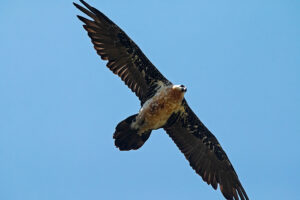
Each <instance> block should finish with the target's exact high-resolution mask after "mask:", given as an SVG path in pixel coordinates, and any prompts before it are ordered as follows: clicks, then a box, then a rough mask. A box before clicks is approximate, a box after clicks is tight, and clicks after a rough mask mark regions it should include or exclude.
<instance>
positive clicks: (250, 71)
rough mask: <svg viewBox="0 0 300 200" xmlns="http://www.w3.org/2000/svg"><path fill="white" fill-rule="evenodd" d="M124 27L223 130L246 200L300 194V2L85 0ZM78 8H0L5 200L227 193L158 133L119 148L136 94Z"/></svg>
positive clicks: (11, 4)
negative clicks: (118, 132)
mask: <svg viewBox="0 0 300 200" xmlns="http://www.w3.org/2000/svg"><path fill="white" fill-rule="evenodd" d="M88 2H89V3H90V4H91V5H93V6H94V7H96V8H98V9H99V10H101V11H102V12H104V13H105V14H106V15H107V16H108V17H109V18H111V19H112V20H113V21H114V22H116V23H117V24H118V25H119V26H120V27H121V28H122V29H123V30H125V31H126V33H127V34H128V35H129V36H130V37H131V38H132V39H133V40H134V41H135V42H136V43H137V44H138V45H139V46H140V48H141V49H142V50H143V52H144V53H145V54H146V55H147V57H148V58H149V59H150V60H151V61H152V62H153V63H154V64H155V65H156V66H157V67H158V69H159V70H160V71H161V72H162V73H163V74H164V75H165V76H166V77H167V78H168V79H170V80H171V81H172V82H173V83H177V84H184V85H186V86H187V87H188V92H187V94H186V99H187V101H188V102H189V104H190V106H191V107H192V109H193V110H194V112H195V113H197V115H198V116H199V117H200V119H201V120H202V121H203V123H205V124H206V126H207V127H208V128H209V129H210V130H211V131H212V132H213V133H214V134H215V136H216V137H217V138H218V140H219V142H220V143H221V145H222V146H223V148H224V149H225V151H226V152H227V154H228V156H229V158H230V160H231V162H232V163H233V165H234V167H235V169H236V171H237V173H238V175H239V178H240V180H241V182H242V184H243V186H244V188H245V189H246V191H247V193H248V195H249V197H250V198H251V199H257V200H260V199H297V198H299V195H300V194H299V181H298V180H299V178H300V173H299V168H300V156H299V153H300V151H299V148H298V145H299V141H300V135H299V133H300V92H299V91H300V77H299V75H300V37H299V36H300V12H299V9H300V2H299V1H298V0H272V1H271V0H265V1H260V0H252V1H236V0H229V1H220V0H216V1H211V0H201V1H188V2H186V1H185V2H183V1H177V0H175V1H163V2H162V1H158V0H154V1H138V0H133V1H130V2H126V1H121V0H119V1H117V0H102V1H95V0H90V1H88ZM79 13H80V12H79V11H78V10H76V9H75V7H74V6H73V5H72V1H67V0H65V1H57V0H55V1H43V2H42V1H33V0H32V1H30V0H29V1H21V0H15V1H9V0H2V1H1V7H0V24H1V29H0V38H1V39H0V40H1V45H0V55H1V59H0V92H1V98H0V111H1V112H0V163H1V164H0V177H1V178H0V199H3V200H4V199H5V200H19V199H20V200H21V199H22V200H53V199H56V200H60V199H62V200H67V199H70V200H71V199H72V200H79V199H90V200H92V199H120V198H122V199H131V200H134V199H145V200H147V199H151V200H152V199H174V200H175V199H222V195H221V192H220V191H219V190H218V191H214V190H213V189H212V188H211V187H210V186H207V184H206V183H204V182H203V181H202V179H201V178H200V177H199V176H198V175H196V174H195V173H194V171H193V170H192V169H191V168H190V167H189V164H188V162H187V161H186V160H185V158H184V156H183V155H182V154H181V153H180V152H179V150H178V149H177V147H176V146H175V144H174V143H173V142H172V141H171V139H170V138H169V137H168V136H167V135H166V134H165V133H164V131H163V130H158V131H154V132H153V134H152V135H151V137H150V139H149V140H148V141H147V143H146V144H145V146H143V147H142V148H141V149H140V150H138V151H131V152H120V151H118V149H116V148H115V147H114V144H113V139H112V134H113V132H114V129H115V126H116V124H117V123H118V122H119V121H121V120H123V119H124V118H126V117H127V116H129V115H132V114H134V113H136V112H137V111H138V109H139V102H138V99H137V98H136V97H135V95H134V94H133V93H131V92H130V90H129V89H128V88H127V87H126V86H125V85H124V84H123V83H122V82H121V81H120V80H119V78H118V77H116V76H115V75H114V74H113V73H111V72H110V71H109V70H108V69H107V68H106V67H105V62H103V61H101V60H100V58H99V57H98V56H97V54H96V53H95V51H94V49H93V47H92V45H91V43H90V39H89V38H88V37H87V35H86V32H85V31H84V30H83V28H82V27H81V24H82V23H81V22H80V21H79V20H78V19H77V18H76V17H75V15H76V14H79Z"/></svg>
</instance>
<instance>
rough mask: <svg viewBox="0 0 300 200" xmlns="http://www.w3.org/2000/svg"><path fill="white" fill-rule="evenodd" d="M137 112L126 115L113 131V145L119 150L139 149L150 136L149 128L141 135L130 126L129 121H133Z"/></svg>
mask: <svg viewBox="0 0 300 200" xmlns="http://www.w3.org/2000/svg"><path fill="white" fill-rule="evenodd" d="M136 116H137V114H135V115H132V116H130V117H128V118H127V119H125V120H123V121H121V122H120V123H119V124H118V125H117V127H116V131H115V133H114V136H113V138H114V139H115V145H116V147H118V148H119V149H120V150H121V151H128V150H132V149H133V150H136V149H139V148H140V147H141V146H143V144H144V143H145V142H146V141H147V139H148V138H149V137H150V134H151V130H150V131H147V132H145V133H143V134H141V135H139V134H137V132H138V130H137V129H132V128H131V126H130V125H131V123H132V122H134V121H135V117H136Z"/></svg>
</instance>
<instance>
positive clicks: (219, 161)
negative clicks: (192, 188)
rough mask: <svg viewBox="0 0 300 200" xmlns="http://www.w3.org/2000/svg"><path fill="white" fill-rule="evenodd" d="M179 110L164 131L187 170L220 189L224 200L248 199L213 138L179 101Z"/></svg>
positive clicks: (192, 113) (191, 112) (188, 108)
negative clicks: (178, 152)
mask: <svg viewBox="0 0 300 200" xmlns="http://www.w3.org/2000/svg"><path fill="white" fill-rule="evenodd" d="M182 106H183V110H182V111H179V112H178V113H177V115H176V114H173V116H171V117H170V119H169V120H168V123H167V125H166V126H165V127H164V129H165V130H166V131H167V133H168V134H169V136H170V137H171V138H172V139H173V141H174V142H175V144H176V145H177V146H178V148H179V149H180V151H181V152H182V153H183V154H184V155H185V157H186V159H187V160H188V161H189V163H190V165H191V167H192V168H193V169H194V170H195V171H196V172H197V173H198V174H199V175H200V176H201V177H202V179H203V180H204V181H205V182H206V183H207V184H211V185H212V187H213V188H214V189H217V187H218V185H220V189H221V192H222V193H223V195H224V197H225V198H226V199H230V200H233V199H234V200H238V199H239V198H240V199H242V200H248V199H249V198H248V196H247V194H246V192H245V190H244V188H243V186H242V185H241V183H240V181H239V178H238V176H237V174H236V172H235V170H234V168H233V166H232V165H231V163H230V161H229V159H228V157H227V155H226V153H225V152H224V150H223V149H222V147H221V146H220V144H219V142H218V140H217V139H216V137H215V136H214V135H213V134H212V133H211V132H210V131H209V130H208V129H207V128H206V127H205V126H204V124H202V122H201V121H200V120H199V119H198V117H197V116H196V115H195V114H194V112H193V111H192V110H191V109H190V107H189V106H188V105H187V103H186V101H185V100H184V101H183V105H182Z"/></svg>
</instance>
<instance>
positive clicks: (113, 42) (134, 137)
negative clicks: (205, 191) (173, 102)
mask: <svg viewBox="0 0 300 200" xmlns="http://www.w3.org/2000/svg"><path fill="white" fill-rule="evenodd" d="M80 2H81V3H82V4H83V5H84V6H85V7H86V8H87V9H86V8H84V7H82V6H80V5H78V4H76V3H74V5H75V6H76V7H77V8H78V9H79V10H81V11H82V12H83V13H85V14H86V15H87V16H89V17H90V18H91V19H92V20H89V19H86V18H84V17H81V16H78V18H79V19H80V20H81V21H82V22H83V23H84V25H83V27H84V28H85V30H86V31H87V32H88V35H89V37H90V38H91V41H92V43H93V45H94V48H95V49H96V51H97V53H98V55H100V57H101V58H102V59H103V60H107V61H108V63H107V67H108V68H109V69H110V70H111V71H112V72H113V73H115V74H117V75H118V76H119V77H120V78H121V79H122V80H123V81H124V82H125V84H126V85H127V86H128V87H129V88H130V89H131V90H132V91H133V92H134V93H135V94H136V95H137V96H138V98H139V99H140V100H141V104H142V105H143V104H144V103H145V102H146V101H147V100H151V98H152V97H153V96H154V95H156V93H157V91H159V89H160V88H161V87H169V86H172V83H171V82H170V81H168V80H167V79H166V78H165V77H164V76H163V75H162V74H161V73H160V72H159V71H158V70H157V68H156V67H155V66H154V65H153V64H152V63H151V62H150V61H149V60H148V59H147V57H146V56H145V55H144V54H143V52H142V51H141V50H140V48H139V47H138V46H137V45H136V44H135V43H134V42H133V41H132V40H131V39H130V38H129V37H128V36H127V35H126V34H125V33H124V32H123V31H122V30H121V29H120V28H119V27H118V26H117V25H116V24H114V23H113V22H112V21H111V20H110V19H108V18H107V17H106V16H105V15H104V14H103V13H101V12H100V11H98V10H97V9H95V8H93V7H91V6H90V5H88V4H87V3H86V2H84V1H83V0H80ZM182 87H183V86H182ZM185 91H186V88H185V89H182V92H185ZM136 117H137V115H133V116H131V117H129V118H127V119H125V120H123V121H122V122H120V123H119V125H118V126H117V127H116V132H115V134H114V139H115V144H116V146H117V147H118V148H119V149H120V150H131V149H138V148H140V147H141V146H142V145H143V144H144V142H145V141H146V140H147V139H148V138H149V136H150V133H151V130H149V131H146V132H145V133H142V134H139V133H138V130H137V129H134V128H133V127H132V126H131V124H132V123H133V122H134V121H135V119H137V118H136ZM161 128H164V129H165V130H166V132H167V133H168V134H169V136H170V137H171V138H172V140H173V141H174V142H175V144H176V145H177V146H178V148H179V149H180V151H181V152H182V153H183V154H184V155H185V157H186V159H187V160H188V161H189V163H190V165H191V167H192V168H193V169H194V170H195V171H196V172H197V173H198V174H199V175H200V176H201V177H202V179H203V180H204V181H205V182H206V183H207V184H210V185H212V187H213V188H214V189H217V187H218V185H220V190H221V192H222V193H223V195H224V197H225V198H226V199H235V200H237V199H242V200H248V199H249V198H248V196H247V194H246V192H245V190H244V188H243V187H242V185H241V183H240V181H239V179H238V176H237V174H236V172H235V170H234V168H233V166H232V165H231V163H230V161H229V159H228V157H227V155H226V153H225V152H224V150H223V149H222V147H221V146H220V144H219V142H218V140H217V139H216V137H215V136H214V135H213V134H212V133H211V132H210V131H209V130H208V129H207V128H206V127H205V126H204V125H203V123H202V122H201V121H200V120H199V119H198V117H197V116H196V115H195V114H194V112H193V111H192V110H191V108H190V107H189V106H188V104H187V102H186V100H185V99H183V100H182V103H181V106H180V109H178V110H176V111H174V113H173V114H172V115H171V116H170V117H169V119H168V120H167V122H166V123H165V124H164V125H163V126H162V127H161Z"/></svg>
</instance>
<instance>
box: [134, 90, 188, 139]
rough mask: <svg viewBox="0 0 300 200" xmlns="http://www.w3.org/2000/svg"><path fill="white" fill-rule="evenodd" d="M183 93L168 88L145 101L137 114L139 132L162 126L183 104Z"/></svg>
mask: <svg viewBox="0 0 300 200" xmlns="http://www.w3.org/2000/svg"><path fill="white" fill-rule="evenodd" d="M182 99H183V94H182V93H180V92H178V91H174V90H172V88H166V89H164V90H162V91H161V92H160V93H158V94H157V95H155V96H154V97H153V98H152V99H151V100H149V101H148V102H146V103H145V105H144V106H143V108H142V109H141V110H140V112H139V114H138V116H137V120H136V122H137V124H140V126H139V127H138V128H139V131H138V133H139V134H142V133H144V132H145V131H147V130H150V129H151V130H152V129H158V128H161V127H162V126H163V125H164V124H165V123H166V122H167V120H168V119H169V117H170V116H171V115H172V113H173V112H176V111H177V110H178V109H179V108H180V105H181V102H182Z"/></svg>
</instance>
